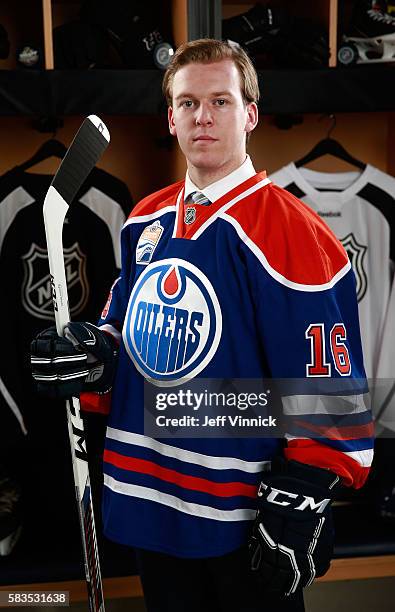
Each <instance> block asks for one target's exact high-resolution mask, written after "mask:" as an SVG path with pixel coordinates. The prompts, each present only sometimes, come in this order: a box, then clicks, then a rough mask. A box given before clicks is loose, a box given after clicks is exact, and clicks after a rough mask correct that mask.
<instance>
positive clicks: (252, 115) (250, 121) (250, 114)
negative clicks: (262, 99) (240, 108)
mask: <svg viewBox="0 0 395 612" xmlns="http://www.w3.org/2000/svg"><path fill="white" fill-rule="evenodd" d="M257 123H258V107H257V105H256V104H255V102H250V103H249V104H247V120H246V126H245V131H246V132H247V133H249V132H252V130H254V129H255V128H256V126H257Z"/></svg>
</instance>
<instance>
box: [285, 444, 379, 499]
mask: <svg viewBox="0 0 395 612" xmlns="http://www.w3.org/2000/svg"><path fill="white" fill-rule="evenodd" d="M284 455H285V457H286V458H287V459H289V460H291V459H293V460H294V461H299V462H300V463H307V464H308V465H313V466H315V467H320V468H324V469H327V470H331V471H332V472H334V473H335V474H337V475H338V476H340V478H341V480H342V484H344V485H345V486H346V487H353V488H354V489H360V488H361V487H362V486H363V485H364V484H365V481H366V479H367V477H368V474H369V469H370V468H369V467H365V466H361V465H359V463H357V461H355V459H352V458H351V457H347V455H345V454H344V453H342V452H341V451H338V450H335V449H333V448H329V447H328V446H325V445H324V444H319V443H318V442H315V441H312V440H306V439H303V440H290V441H289V442H288V447H287V448H285V449H284Z"/></svg>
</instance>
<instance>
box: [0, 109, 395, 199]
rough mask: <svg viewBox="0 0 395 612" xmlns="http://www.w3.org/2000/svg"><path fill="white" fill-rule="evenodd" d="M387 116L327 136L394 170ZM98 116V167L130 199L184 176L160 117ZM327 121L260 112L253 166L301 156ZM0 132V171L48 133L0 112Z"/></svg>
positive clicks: (362, 117) (336, 165) (331, 166)
mask: <svg viewBox="0 0 395 612" xmlns="http://www.w3.org/2000/svg"><path fill="white" fill-rule="evenodd" d="M390 115H391V114H389V113H347V114H345V113H344V114H339V115H336V128H335V130H334V131H333V132H332V134H331V135H332V136H333V137H334V138H336V139H337V140H339V141H340V142H341V143H342V144H343V146H344V147H345V148H346V149H347V150H348V151H349V152H350V153H351V154H352V155H354V156H355V157H357V158H359V159H361V160H362V161H364V162H368V163H370V164H372V165H374V166H377V167H378V168H380V170H383V171H384V172H388V173H390V174H391V173H393V171H394V169H395V166H394V158H395V146H394V145H395V139H394V136H395V130H394V128H393V123H392V117H391V116H390ZM103 119H104V120H105V121H106V122H107V124H108V126H109V129H110V132H111V144H110V146H109V147H108V149H107V151H106V152H105V154H104V155H103V157H102V159H101V160H100V162H99V166H100V167H101V168H103V169H105V170H107V171H108V172H110V173H112V174H114V175H115V176H117V177H118V178H120V179H121V180H123V181H125V183H126V184H127V185H128V187H129V189H130V192H131V193H132V195H133V198H134V201H135V202H137V201H138V200H139V199H141V198H142V197H144V196H145V195H147V194H148V193H151V192H152V191H155V190H157V189H160V188H161V187H164V186H165V185H167V184H169V183H171V182H174V181H176V180H180V179H182V178H183V176H184V172H185V162H184V159H183V157H182V154H181V153H180V152H179V150H178V146H177V145H176V143H175V142H174V143H173V147H172V150H170V151H169V150H167V149H166V148H163V145H162V146H159V145H158V142H157V141H158V139H159V140H162V142H163V139H164V138H165V137H166V136H167V121H166V117H165V116H160V117H158V116H147V117H146V116H131V117H119V116H118V117H116V116H103ZM81 121H82V117H77V116H76V117H74V116H73V117H66V118H65V119H64V127H62V128H60V129H59V130H58V132H57V134H56V138H58V139H59V140H61V141H62V142H64V143H65V144H66V145H67V146H68V145H69V143H70V142H71V139H72V138H73V136H74V134H75V132H76V130H77V128H78V127H79V125H80V123H81ZM330 126H331V120H330V119H329V118H325V117H324V118H323V117H322V116H321V115H305V116H304V118H303V123H302V124H301V125H296V126H293V127H292V128H291V129H289V130H280V129H279V128H277V127H276V126H275V125H274V123H273V117H270V116H266V115H261V118H260V123H259V125H258V127H257V129H256V130H255V132H254V134H253V136H252V138H251V142H250V146H249V153H250V155H251V157H252V159H253V161H254V164H255V167H256V169H257V170H259V169H266V170H267V171H268V173H271V172H273V171H275V170H277V169H278V168H280V167H282V166H283V165H285V164H287V163H289V162H290V161H293V160H296V159H298V158H299V157H302V156H303V155H304V154H305V153H306V152H307V151H309V150H310V149H311V148H312V147H313V146H314V144H316V143H317V142H318V140H320V139H321V138H323V137H325V136H326V134H327V132H328V129H329V127H330ZM0 133H1V153H0V174H3V173H4V172H6V171H7V170H9V169H10V168H12V167H14V166H15V165H17V164H20V163H22V162H23V161H25V160H26V159H28V158H29V157H31V155H33V154H34V153H35V151H36V150H37V148H38V147H39V146H40V144H41V143H42V142H45V140H47V139H48V138H49V137H50V136H51V135H50V134H42V133H40V132H38V131H37V130H35V129H33V128H32V124H31V119H30V118H27V117H26V118H25V117H0ZM58 164H59V160H57V159H56V158H50V159H49V160H45V161H44V162H42V163H41V164H38V165H36V166H34V168H32V170H31V172H39V173H53V172H54V171H55V170H56V168H57V166H58ZM309 167H310V168H312V169H315V170H321V171H324V172H341V171H347V170H355V168H353V167H352V166H350V165H349V164H346V163H344V162H342V161H341V160H338V159H336V158H333V157H330V156H325V157H322V158H320V159H318V160H316V161H315V162H313V163H312V164H310V165H309ZM391 171H392V172H391Z"/></svg>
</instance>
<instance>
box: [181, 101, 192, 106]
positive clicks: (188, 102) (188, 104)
mask: <svg viewBox="0 0 395 612" xmlns="http://www.w3.org/2000/svg"><path fill="white" fill-rule="evenodd" d="M192 104H193V102H192V100H184V102H183V103H182V104H181V106H185V108H191V106H192Z"/></svg>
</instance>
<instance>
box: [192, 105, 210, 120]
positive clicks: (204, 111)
mask: <svg viewBox="0 0 395 612" xmlns="http://www.w3.org/2000/svg"><path fill="white" fill-rule="evenodd" d="M195 121H196V125H210V124H211V123H212V122H213V116H212V112H211V108H210V105H209V104H204V103H202V104H200V105H199V108H198V109H197V111H196V117H195Z"/></svg>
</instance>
